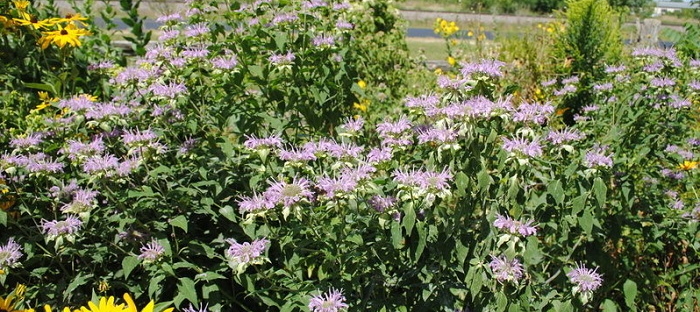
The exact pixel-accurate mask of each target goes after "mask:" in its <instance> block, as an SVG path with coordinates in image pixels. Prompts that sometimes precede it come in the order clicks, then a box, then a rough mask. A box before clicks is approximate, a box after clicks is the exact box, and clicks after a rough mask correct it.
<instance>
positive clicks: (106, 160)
mask: <svg viewBox="0 0 700 312" xmlns="http://www.w3.org/2000/svg"><path fill="white" fill-rule="evenodd" d="M118 166H119V159H117V157H115V156H114V155H111V154H107V155H103V156H100V155H95V156H90V157H88V158H87V159H86V160H85V162H84V163H83V171H84V172H85V173H87V174H95V173H104V172H108V171H111V170H114V169H115V168H117V167H118Z"/></svg>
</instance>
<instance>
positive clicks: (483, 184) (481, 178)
mask: <svg viewBox="0 0 700 312" xmlns="http://www.w3.org/2000/svg"><path fill="white" fill-rule="evenodd" d="M476 180H477V183H478V184H477V185H478V186H479V189H480V190H482V191H486V190H488V187H489V185H490V184H491V182H492V181H493V180H492V179H491V175H490V174H489V172H488V171H486V168H484V169H483V170H481V171H480V172H479V173H477V174H476Z"/></svg>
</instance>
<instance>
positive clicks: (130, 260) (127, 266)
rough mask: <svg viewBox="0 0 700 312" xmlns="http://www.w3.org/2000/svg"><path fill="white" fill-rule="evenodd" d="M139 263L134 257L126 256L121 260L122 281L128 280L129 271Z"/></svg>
mask: <svg viewBox="0 0 700 312" xmlns="http://www.w3.org/2000/svg"><path fill="white" fill-rule="evenodd" d="M139 263H141V261H140V260H139V258H137V257H135V256H126V257H124V259H122V271H123V272H124V279H128V278H129V274H131V271H133V270H134V268H136V266H138V265H139Z"/></svg>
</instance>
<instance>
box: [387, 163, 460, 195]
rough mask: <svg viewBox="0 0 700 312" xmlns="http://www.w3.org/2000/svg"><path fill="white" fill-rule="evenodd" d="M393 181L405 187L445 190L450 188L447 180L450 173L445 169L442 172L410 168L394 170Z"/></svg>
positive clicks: (450, 175) (450, 178)
mask: <svg viewBox="0 0 700 312" xmlns="http://www.w3.org/2000/svg"><path fill="white" fill-rule="evenodd" d="M393 176H394V181H396V182H397V183H399V184H402V185H404V186H407V187H416V188H419V189H422V190H424V191H429V192H434V191H438V192H439V191H445V190H448V189H449V188H450V185H449V181H450V180H452V174H451V173H449V172H448V171H447V169H445V170H443V171H442V172H433V171H420V170H415V169H413V170H410V171H402V170H399V169H397V170H395V171H394V173H393Z"/></svg>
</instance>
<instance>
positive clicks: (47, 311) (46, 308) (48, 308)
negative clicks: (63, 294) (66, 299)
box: [44, 304, 71, 312]
mask: <svg viewBox="0 0 700 312" xmlns="http://www.w3.org/2000/svg"><path fill="white" fill-rule="evenodd" d="M52 311H53V309H52V308H51V306H50V305H48V304H47V305H45V306H44V312H52ZM63 312H71V311H70V309H69V308H68V307H65V308H63Z"/></svg>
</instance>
